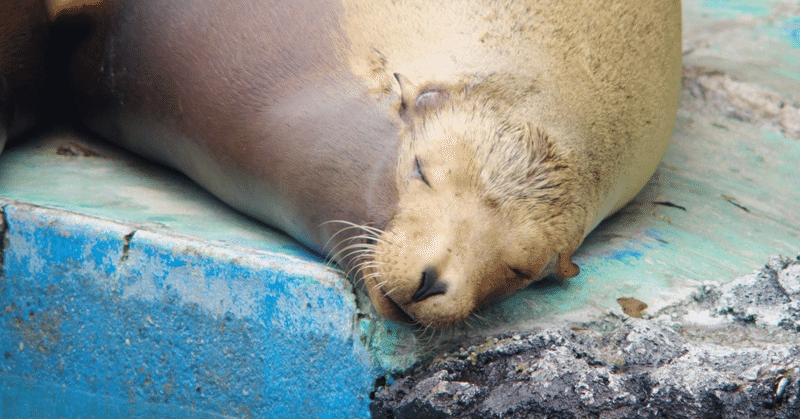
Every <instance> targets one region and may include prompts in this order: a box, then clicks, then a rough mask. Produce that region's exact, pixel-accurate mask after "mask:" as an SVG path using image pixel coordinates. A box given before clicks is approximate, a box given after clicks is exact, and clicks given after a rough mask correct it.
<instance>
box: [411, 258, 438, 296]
mask: <svg viewBox="0 0 800 419" xmlns="http://www.w3.org/2000/svg"><path fill="white" fill-rule="evenodd" d="M419 282H420V284H419V289H418V290H417V292H415V293H414V295H412V296H411V301H413V302H415V303H418V302H420V301H422V300H424V299H426V298H428V297H432V296H434V295H439V294H444V293H446V292H447V283H446V282H444V281H441V280H440V279H439V273H438V272H437V271H436V267H434V266H427V267H426V268H425V270H423V271H422V277H421V278H420V281H419Z"/></svg>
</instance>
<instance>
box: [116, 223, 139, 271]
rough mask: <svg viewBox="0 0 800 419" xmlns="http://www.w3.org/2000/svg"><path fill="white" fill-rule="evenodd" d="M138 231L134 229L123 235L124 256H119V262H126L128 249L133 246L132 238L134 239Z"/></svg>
mask: <svg viewBox="0 0 800 419" xmlns="http://www.w3.org/2000/svg"><path fill="white" fill-rule="evenodd" d="M137 231H138V230H133V231H131V232H130V233H128V234H126V235H125V236H124V237H122V256H120V258H119V263H125V261H127V260H128V251H129V250H130V248H131V240H133V235H134V234H136V232H137Z"/></svg>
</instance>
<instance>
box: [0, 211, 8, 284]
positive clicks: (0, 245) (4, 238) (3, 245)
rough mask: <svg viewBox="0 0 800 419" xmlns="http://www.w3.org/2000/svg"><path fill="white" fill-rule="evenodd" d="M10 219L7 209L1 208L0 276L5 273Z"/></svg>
mask: <svg viewBox="0 0 800 419" xmlns="http://www.w3.org/2000/svg"><path fill="white" fill-rule="evenodd" d="M8 244H9V240H8V219H7V218H6V207H5V206H3V207H0V276H3V272H5V266H6V265H5V260H6V259H5V256H6V249H8Z"/></svg>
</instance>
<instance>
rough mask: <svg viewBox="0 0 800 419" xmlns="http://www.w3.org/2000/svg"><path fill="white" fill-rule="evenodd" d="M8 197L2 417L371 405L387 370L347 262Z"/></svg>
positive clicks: (291, 411) (320, 410)
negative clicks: (364, 322)
mask: <svg viewBox="0 0 800 419" xmlns="http://www.w3.org/2000/svg"><path fill="white" fill-rule="evenodd" d="M0 206H2V215H3V218H2V220H3V225H2V226H0V230H2V233H3V235H2V237H3V247H2V249H3V252H2V255H1V256H2V260H0V261H2V268H3V270H2V276H0V349H1V350H2V352H3V358H2V359H0V366H1V367H0V394H2V405H0V417H3V418H15V417H31V416H30V414H33V413H34V412H40V414H35V415H34V416H33V417H135V418H138V417H153V416H154V415H155V416H160V415H161V414H162V413H163V414H164V415H166V416H169V417H178V418H194V417H213V416H212V414H213V415H230V416H235V417H287V418H292V417H295V418H311V417H319V418H337V417H341V418H358V417H368V416H369V409H368V404H369V399H368V395H369V392H370V391H371V390H372V388H373V385H374V380H375V378H376V377H377V376H378V375H379V370H378V368H377V367H375V366H374V364H373V363H372V361H371V359H370V356H369V354H368V352H367V350H366V349H365V348H364V347H363V345H362V344H361V342H359V341H358V339H354V338H353V336H359V333H357V331H354V330H353V327H354V326H353V325H354V324H357V322H356V321H355V320H356V319H355V316H356V315H357V314H356V313H357V310H356V306H355V301H354V299H353V298H352V293H351V292H349V290H347V289H346V287H348V286H349V285H348V284H347V283H346V281H342V280H341V277H340V276H339V275H337V274H336V273H335V272H334V271H332V270H329V269H326V268H324V267H322V266H320V265H319V264H315V263H309V262H307V261H303V260H300V259H295V258H292V257H289V256H285V255H281V254H270V253H266V252H252V251H244V250H240V249H236V248H233V247H221V246H217V245H212V244H207V243H204V242H202V241H198V240H196V239H188V238H183V237H180V236H177V235H170V234H165V233H156V232H153V231H148V230H143V229H137V228H136V227H134V226H132V225H126V224H124V223H119V222H112V221H106V220H102V219H99V218H94V217H88V216H83V215H78V214H74V213H70V212H66V211H61V210H54V209H46V208H41V207H36V206H31V205H27V204H23V203H19V202H15V201H10V200H6V199H0ZM87 395H91V397H87ZM37 409H39V410H37ZM202 412H208V414H206V413H202Z"/></svg>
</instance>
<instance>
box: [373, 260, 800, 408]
mask: <svg viewBox="0 0 800 419" xmlns="http://www.w3.org/2000/svg"><path fill="white" fill-rule="evenodd" d="M798 267H800V258H796V259H786V258H772V259H770V262H769V263H768V264H767V265H766V266H765V267H764V269H762V270H761V271H758V272H755V273H752V274H749V275H745V276H743V277H741V278H738V279H736V280H734V281H732V282H730V283H728V284H726V285H722V286H719V287H717V286H710V285H709V286H706V287H704V288H703V289H702V290H701V292H700V293H698V296H696V297H695V298H694V299H691V300H689V301H685V302H682V303H681V304H677V305H675V306H673V307H670V308H667V309H664V310H663V312H662V313H660V315H659V316H656V317H654V318H653V319H651V320H643V319H636V318H627V319H625V320H624V321H623V322H622V323H621V324H620V326H619V327H618V328H617V329H616V330H614V331H612V332H607V333H600V332H593V331H591V330H589V329H582V328H581V329H575V330H570V331H567V330H547V331H543V332H538V333H528V334H524V333H519V334H515V335H503V336H498V337H496V338H493V339H490V340H488V341H487V342H486V343H485V344H483V345H480V346H475V347H472V348H469V349H467V350H463V351H461V352H459V353H455V354H450V355H448V356H444V357H440V358H439V361H437V362H435V363H433V364H432V365H430V366H428V367H426V368H423V369H420V370H419V371H417V372H415V373H413V374H410V375H409V376H408V377H406V378H403V379H400V380H398V381H397V382H396V383H395V384H394V385H391V386H387V387H385V388H383V389H381V390H380V391H378V392H377V393H376V394H375V397H374V400H373V402H372V405H371V409H372V414H373V417H374V418H420V419H425V418H473V417H480V418H529V417H548V418H665V417H668V418H701V417H702V418H705V417H717V418H798V417H800V335H798V328H797V324H798V316H797V314H798V311H797V310H796V307H797V301H798V297H797V292H795V291H794V290H795V287H797V286H798V282H800V278H798V272H800V268H798ZM793 310H794V311H793ZM698 313H699V314H698ZM698 318H703V319H715V321H714V322H711V323H709V324H703V325H698V324H694V323H692V322H693V320H694V319H698ZM720 336H724V338H720Z"/></svg>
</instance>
